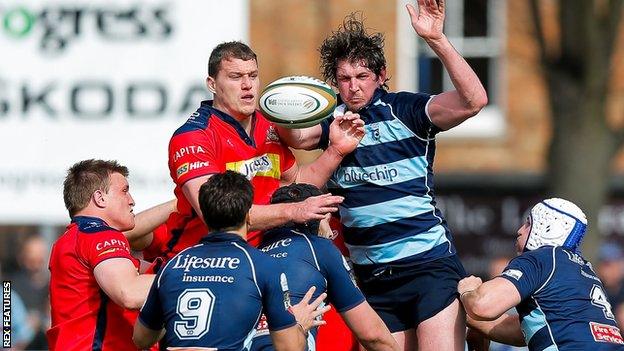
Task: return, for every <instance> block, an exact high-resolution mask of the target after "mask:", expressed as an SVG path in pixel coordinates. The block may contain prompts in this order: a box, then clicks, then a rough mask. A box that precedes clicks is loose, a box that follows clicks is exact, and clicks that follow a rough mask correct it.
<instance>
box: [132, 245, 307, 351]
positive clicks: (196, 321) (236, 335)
mask: <svg viewBox="0 0 624 351" xmlns="http://www.w3.org/2000/svg"><path fill="white" fill-rule="evenodd" d="M288 290H289V288H288V281H287V279H286V275H285V274H284V273H283V272H282V269H281V268H280V266H279V265H278V264H277V263H276V262H275V260H274V259H273V258H272V257H270V256H268V255H266V254H264V253H262V252H260V251H258V250H257V249H256V248H253V247H251V246H250V245H249V244H247V243H246V242H245V240H243V239H242V238H241V237H240V236H238V235H236V234H230V233H210V234H208V235H207V236H206V237H204V238H203V239H202V240H201V242H200V244H198V245H196V246H193V247H190V248H188V249H186V250H183V251H181V252H180V253H179V254H178V255H176V256H175V257H173V258H172V259H171V260H170V261H169V262H168V263H167V265H166V266H165V267H164V268H163V269H162V270H161V272H159V274H158V275H157V276H156V279H155V280H154V284H153V285H152V288H151V290H150V292H149V295H148V297H147V301H146V302H145V305H144V306H143V308H142V309H141V313H140V314H139V320H140V321H141V323H143V325H145V326H146V327H148V328H150V329H153V330H160V329H162V328H165V329H166V333H165V336H164V338H163V341H164V343H165V345H166V346H167V347H193V346H195V347H199V346H201V347H212V348H215V349H219V350H241V349H243V348H244V347H247V346H249V344H250V342H251V338H252V337H253V334H254V333H255V327H256V324H257V323H258V320H259V319H260V315H261V313H265V314H266V316H267V319H268V327H269V330H281V329H284V328H287V327H291V326H293V325H295V323H296V322H295V318H294V317H293V315H292V314H291V313H290V312H288V310H287V309H288V308H289V307H290V301H289V297H288V296H289V291H288Z"/></svg>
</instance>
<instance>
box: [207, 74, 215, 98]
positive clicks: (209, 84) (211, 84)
mask: <svg viewBox="0 0 624 351" xmlns="http://www.w3.org/2000/svg"><path fill="white" fill-rule="evenodd" d="M206 87H208V90H210V92H211V93H213V94H214V93H216V92H217V88H216V85H215V80H214V78H212V77H210V76H208V77H206Z"/></svg>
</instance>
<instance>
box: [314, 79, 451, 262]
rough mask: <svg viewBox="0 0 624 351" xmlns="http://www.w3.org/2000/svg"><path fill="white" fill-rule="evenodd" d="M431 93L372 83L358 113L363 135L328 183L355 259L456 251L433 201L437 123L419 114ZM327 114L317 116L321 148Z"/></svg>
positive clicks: (423, 257)
mask: <svg viewBox="0 0 624 351" xmlns="http://www.w3.org/2000/svg"><path fill="white" fill-rule="evenodd" d="M430 99H431V96H430V95H427V94H421V93H408V92H399V93H388V92H386V91H384V90H382V89H378V90H377V91H376V92H375V95H374V96H373V98H372V100H371V103H370V104H369V105H368V106H366V107H365V108H363V109H362V110H360V111H359V114H360V116H361V117H362V119H363V120H364V122H365V130H366V135H365V136H364V138H363V139H362V141H361V142H360V144H359V145H358V147H357V149H356V150H355V151H353V152H352V153H351V154H349V155H347V156H346V157H345V158H344V159H343V161H342V163H341V164H340V167H339V168H338V169H337V170H336V171H335V172H334V174H333V176H332V178H331V179H330V183H329V188H330V190H331V191H332V193H335V194H338V195H343V196H345V201H344V202H343V203H342V204H341V206H340V216H341V219H342V223H343V224H344V227H345V230H344V236H345V243H346V244H347V247H348V248H349V252H350V258H351V260H352V261H353V263H355V264H358V265H383V264H387V263H396V264H417V263H424V262H427V261H431V260H434V259H438V258H442V257H447V256H450V255H453V254H454V253H455V248H454V246H453V244H452V238H451V234H450V232H449V230H448V228H447V226H446V221H445V220H444V219H443V218H442V214H441V213H440V211H439V210H438V209H437V208H436V207H435V204H436V203H435V197H434V191H433V159H434V155H435V135H436V133H438V132H439V131H440V129H439V128H438V127H436V126H435V125H433V123H432V122H431V120H430V119H429V117H428V115H427V113H426V107H427V104H428V103H429V101H430ZM345 108H346V106H345V105H340V106H338V108H337V112H339V113H340V112H343V111H344V110H345ZM332 120H333V119H332V118H329V119H327V120H325V121H323V124H322V128H323V134H322V136H321V140H320V142H319V146H320V147H326V146H327V144H328V141H329V140H328V139H329V124H331V122H332Z"/></svg>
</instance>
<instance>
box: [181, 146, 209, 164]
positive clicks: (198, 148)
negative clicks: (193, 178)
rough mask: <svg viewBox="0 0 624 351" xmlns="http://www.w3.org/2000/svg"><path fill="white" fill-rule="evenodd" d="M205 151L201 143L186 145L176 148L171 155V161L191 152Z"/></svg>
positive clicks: (202, 152)
mask: <svg viewBox="0 0 624 351" xmlns="http://www.w3.org/2000/svg"><path fill="white" fill-rule="evenodd" d="M205 153H206V151H205V150H204V148H202V147H201V145H188V146H185V147H181V148H180V149H178V150H177V151H176V152H175V153H174V155H173V162H177V161H178V160H179V159H180V158H181V157H184V156H186V155H193V154H205Z"/></svg>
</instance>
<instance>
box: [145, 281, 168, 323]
mask: <svg viewBox="0 0 624 351" xmlns="http://www.w3.org/2000/svg"><path fill="white" fill-rule="evenodd" d="M161 274H162V272H161ZM159 278H160V274H158V275H157V276H156V278H155V279H154V282H153V283H152V287H151V288H150V291H149V293H148V294H147V299H146V300H145V303H144V304H143V307H141V312H140V313H139V320H140V321H141V323H143V325H144V326H146V327H147V328H149V329H152V330H161V329H162V328H163V327H164V326H165V320H164V313H163V309H162V303H161V301H160V294H159V293H158V281H159V280H160V279H159Z"/></svg>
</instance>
